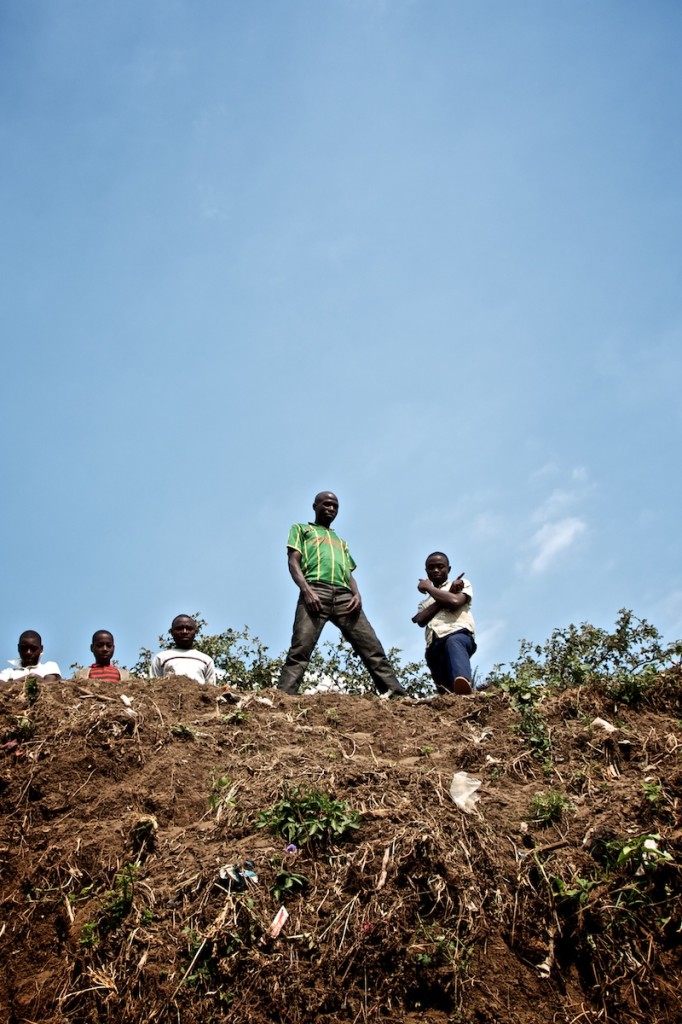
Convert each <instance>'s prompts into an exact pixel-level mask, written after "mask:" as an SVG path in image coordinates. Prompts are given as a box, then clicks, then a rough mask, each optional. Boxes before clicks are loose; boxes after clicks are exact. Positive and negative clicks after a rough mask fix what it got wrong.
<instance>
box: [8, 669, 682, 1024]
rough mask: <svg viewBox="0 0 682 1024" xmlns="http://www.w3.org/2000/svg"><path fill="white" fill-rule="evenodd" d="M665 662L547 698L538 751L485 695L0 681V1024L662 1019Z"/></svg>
mask: <svg viewBox="0 0 682 1024" xmlns="http://www.w3.org/2000/svg"><path fill="white" fill-rule="evenodd" d="M680 675H681V674H680V669H679V666H677V667H675V668H673V669H670V670H668V671H667V672H666V673H662V674H661V677H660V679H661V683H660V686H659V687H658V689H657V691H656V697H655V700H653V701H652V700H650V701H649V702H648V703H645V704H643V705H640V706H637V707H631V706H628V705H627V704H622V703H621V704H615V703H614V701H613V700H612V699H611V698H609V697H608V696H606V695H605V694H603V693H599V692H595V691H591V690H589V689H587V688H574V689H569V690H566V691H565V692H563V693H561V694H557V695H554V696H551V695H549V694H547V695H546V696H544V697H543V700H542V703H541V706H540V707H539V709H536V710H538V714H539V715H540V716H541V722H542V726H543V729H544V730H545V732H544V733H543V743H542V744H538V743H535V744H534V743H533V736H532V733H529V731H528V729H526V730H525V731H524V730H523V729H520V728H519V726H520V725H521V724H522V715H521V714H520V713H519V712H518V711H516V710H514V707H513V706H512V702H511V700H510V698H509V695H508V694H506V693H504V692H502V691H501V690H500V689H496V688H494V689H491V690H489V691H486V692H482V693H477V694H475V695H473V696H471V697H466V698H462V697H436V698H434V699H432V700H428V701H410V700H406V701H390V702H385V701H381V700H379V699H377V698H376V697H373V696H364V697H363V696H349V695H340V694H332V693H325V694H315V695H309V696H306V695H305V694H304V695H301V696H297V697H287V696H285V695H283V694H281V693H278V692H277V691H273V690H267V691H261V692H245V693H228V694H227V695H226V699H225V700H222V699H221V700H220V701H218V702H217V701H216V696H217V694H218V693H219V691H214V690H212V689H210V688H207V687H198V686H197V685H196V684H195V683H192V682H191V681H189V680H185V679H182V678H176V679H159V680H151V681H143V680H133V681H131V682H129V683H128V682H127V683H126V684H125V685H124V686H121V687H117V688H113V687H111V686H107V685H106V684H102V683H98V682H93V681H89V682H88V683H87V684H83V683H77V682H75V681H73V680H71V681H63V682H59V683H53V684H49V685H48V684H45V685H43V686H41V687H40V690H39V692H38V693H37V694H26V693H25V692H24V690H23V688H22V687H21V686H20V685H14V684H8V685H6V686H4V687H3V688H2V689H1V690H0V728H1V729H2V738H3V746H2V751H3V754H4V757H3V758H2V760H0V828H1V832H0V955H1V956H2V961H3V964H4V967H5V972H4V977H3V979H2V981H0V1012H1V1013H2V1016H3V1019H5V1020H7V1021H8V1022H10V1024H20V1022H21V1024H26V1022H29V1021H31V1022H33V1024H81V1022H93V1024H94V1022H95V1021H102V1020H112V1021H117V1022H119V1024H137V1022H142V1021H159V1022H163V1024H166V1022H168V1024H170V1022H171V1021H172V1022H178V1021H179V1022H182V1024H195V1022H197V1024H198V1022H199V1021H201V1022H202V1024H209V1022H218V1021H226V1022H231V1021H234V1022H245V1021H249V1022H254V1024H265V1022H269V1021H282V1022H285V1024H299V1022H303V1021H313V1020H314V1021H320V1022H324V1024H327V1022H328V1024H331V1022H332V1021H334V1022H346V1021H347V1022H349V1024H351V1022H360V1021H363V1022H364V1021H367V1022H369V1021H391V1022H396V1024H398V1022H411V1024H414V1022H416V1021H427V1022H429V1024H446V1022H453V1024H455V1022H472V1024H473V1022H490V1024H492V1022H496V1024H546V1022H547V1021H557V1022H559V1021H560V1022H566V1024H578V1022H580V1024H597V1022H598V1021H599V1022H614V1024H615V1022H616V1021H618V1022H619V1024H623V1022H628V1021H633V1022H634V1021H640V1020H643V1019H647V1020H649V1021H655V1022H656V1024H673V1022H678V1021H679V1019H680V1017H679V997H680V983H679V966H680V960H679V953H680V928H681V921H682V897H681V896H680V891H681V889H682V887H681V886H680V875H679V864H680V863H681V862H682V830H681V829H680V825H679V801H680V796H681V793H682V770H681V768H680V764H679V750H680V743H681V742H682V728H681V724H680V720H679V719H680V692H681V691H682V680H681V678H680ZM599 719H601V720H603V722H604V723H606V724H601V723H600V722H599V721H596V722H595V720H599ZM456 772H465V773H467V776H468V777H470V778H472V779H475V780H478V781H480V783H481V786H480V788H479V789H478V790H477V792H476V797H480V799H479V800H478V802H477V803H476V804H475V806H473V807H472V808H471V812H470V813H467V812H465V811H464V810H462V809H461V808H460V807H459V806H457V805H456V804H455V803H454V802H453V800H452V797H451V795H450V787H451V783H452V780H453V776H454V774H455V773H456ZM315 794H321V795H322V796H323V797H325V798H327V803H326V804H325V803H324V800H322V803H319V802H318V804H317V805H316V809H315V811H314V813H316V814H317V815H318V819H319V821H320V823H321V824H320V829H321V832H320V835H318V836H317V837H316V836H313V838H312V839H311V840H310V841H309V842H305V841H301V840H300V839H299V841H298V842H297V843H295V846H296V849H291V848H290V849H289V850H288V849H287V847H291V843H290V841H288V838H287V835H286V834H282V833H281V832H278V831H277V830H276V828H275V827H274V825H275V824H276V822H277V821H279V822H280V824H283V825H284V826H286V825H287V823H289V824H291V823H292V822H294V824H296V823H297V824H298V825H299V826H300V825H301V822H302V820H303V819H305V817H306V813H308V814H309V815H313V816H314V814H313V809H312V803H310V801H313V797H314V796H315ZM286 801H288V803H286ZM306 801H309V803H308V804H306ZM313 802H314V801H313ZM273 809H276V810H273ZM356 815H357V827H353V822H354V821H355V816H356ZM325 828H326V829H327V833H326V834H325ZM334 829H338V833H336V832H335V831H334ZM296 835H297V836H300V832H298V833H296ZM249 872H252V873H253V874H249ZM254 876H256V877H257V880H256V877H254ZM281 906H284V907H285V908H286V911H287V912H288V919H287V920H286V921H285V923H284V925H283V927H282V930H281V932H280V933H279V935H278V936H277V937H275V938H273V937H270V936H269V930H270V928H271V925H272V922H273V920H274V919H275V916H276V915H277V912H278V910H279V908H280V907H281Z"/></svg>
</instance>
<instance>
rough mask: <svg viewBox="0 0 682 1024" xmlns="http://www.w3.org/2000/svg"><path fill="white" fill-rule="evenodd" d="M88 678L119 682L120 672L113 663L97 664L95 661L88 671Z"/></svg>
mask: <svg viewBox="0 0 682 1024" xmlns="http://www.w3.org/2000/svg"><path fill="white" fill-rule="evenodd" d="M88 679H101V680H103V682H105V683H120V682H121V673H120V672H119V670H118V669H117V668H116V666H115V665H98V664H97V663H95V664H94V665H93V666H92V668H91V669H90V671H89V672H88Z"/></svg>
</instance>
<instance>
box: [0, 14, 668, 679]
mask: <svg viewBox="0 0 682 1024" xmlns="http://www.w3.org/2000/svg"><path fill="white" fill-rule="evenodd" d="M681 41H682V8H681V7H680V5H679V4H678V3H674V2H672V0H671V2H663V0H650V2H648V3H646V4H642V3H639V2H634V0H632V2H629V0H617V2H616V0H601V2H598V3H594V2H592V0H589V2H588V0H570V2H569V0H552V2H547V0H519V2H515V3H510V2H509V0H488V2H481V0H462V2H459V0H252V2H250V3H248V4H247V3H244V2H243V0H239V2H237V0H220V2H219V0H203V2H201V3H196V2H190V0H145V2H140V0H116V2H113V0H102V2H99V3H97V4H93V3H91V2H89V0H4V3H3V4H2V6H1V7H0V145H1V147H2V153H3V173H2V176H1V177H0V218H1V223H2V232H1V234H0V261H1V262H0V271H1V273H0V281H1V285H0V287H1V288H2V302H1V303H0V329H1V332H2V337H3V341H4V346H3V348H4V371H5V372H4V375H3V376H4V381H3V406H4V409H3V411H4V416H3V424H4V435H5V440H4V443H3V445H2V463H3V464H2V478H3V480H4V482H5V497H4V502H3V513H4V529H3V531H2V539H3V548H4V552H3V556H4V557H3V561H4V566H5V572H4V586H3V587H2V597H1V601H2V609H1V622H2V645H3V648H4V650H5V653H4V654H2V652H0V656H1V657H2V658H3V659H4V658H5V657H7V658H8V657H12V656H13V655H14V652H15V646H16V638H17V636H18V634H19V632H20V631H21V630H22V629H25V628H35V629H38V630H39V631H40V632H41V633H42V634H43V639H44V642H45V655H46V656H47V657H51V658H54V659H56V660H58V661H59V663H60V665H61V667H62V670H66V668H68V666H69V664H71V663H72V662H74V661H80V662H84V661H87V659H88V647H89V641H90V635H91V633H92V632H93V630H94V629H97V628H109V629H112V630H113V631H114V633H115V634H116V638H117V656H118V657H119V659H120V660H121V662H122V663H124V664H126V663H127V664H130V663H132V662H133V661H134V660H135V659H136V656H137V652H138V649H139V647H140V646H141V645H143V644H144V645H147V646H154V645H155V642H156V637H157V636H158V634H159V633H161V632H163V631H164V630H165V628H166V627H167V626H168V624H169V623H170V619H171V618H172V616H173V615H174V614H176V613H178V612H180V611H193V610H196V609H198V610H201V612H202V613H203V615H204V617H205V618H206V619H207V620H208V623H209V627H210V629H211V631H215V632H218V631H220V630H222V629H224V628H226V627H227V626H232V627H235V628H239V627H241V626H242V625H244V624H248V626H249V627H250V629H251V630H252V631H253V632H254V633H256V634H257V635H258V636H260V637H261V639H262V640H263V641H264V642H265V643H266V644H267V645H268V646H269V647H270V649H271V651H272V652H273V653H279V652H280V651H281V650H283V649H284V648H286V646H287V643H288V639H289V635H290V629H291V622H292V618H293V611H294V604H295V598H296V590H295V587H294V585H293V583H292V581H291V580H290V578H289V576H288V573H287V570H286V556H285V544H286V536H287V531H288V527H289V525H290V523H292V522H294V521H298V520H305V519H307V518H308V517H309V515H310V514H311V512H310V506H311V502H312V498H313V496H314V494H315V493H316V491H318V490H321V489H332V490H334V491H336V493H337V494H338V495H339V498H340V503H341V509H340V513H339V517H338V520H337V524H336V525H337V528H338V532H339V533H340V534H341V535H342V536H343V537H345V538H346V539H347V540H348V541H349V544H350V547H351V551H352V553H353V555H354V557H355V559H356V561H357V562H358V570H357V573H356V578H357V580H358V585H359V587H360V591H361V593H362V595H363V598H364V603H365V609H366V611H367V613H368V615H369V617H370V620H371V621H372V623H373V624H374V626H375V628H376V630H377V632H378V634H379V636H380V637H381V639H382V640H383V642H384V644H385V645H386V646H387V647H388V646H393V645H395V646H398V647H400V648H402V649H403V651H404V654H405V656H407V657H409V658H418V657H420V656H421V653H422V643H423V635H422V634H421V632H420V631H419V630H418V629H417V628H416V627H414V626H413V625H412V624H411V622H410V617H411V615H412V614H413V612H414V608H415V606H416V602H417V600H418V597H419V595H418V594H417V591H416V582H417V580H418V578H419V576H420V575H421V574H422V571H423V561H424V558H425V556H426V555H427V554H428V553H429V552H430V551H431V550H433V549H436V548H437V549H443V550H445V551H446V552H448V553H449V554H450V556H451V560H452V564H453V569H455V571H456V572H460V571H462V570H466V572H467V575H468V576H469V578H470V579H471V580H472V583H473V585H474V592H475V602H474V612H475V615H476V619H477V626H478V635H479V654H478V657H477V663H478V665H479V669H480V671H482V672H483V673H485V671H486V670H487V669H488V668H490V666H491V665H492V664H494V663H496V662H504V661H508V660H509V659H511V658H513V657H514V655H515V653H516V650H517V643H518V640H519V639H520V638H521V637H526V638H528V639H532V640H535V641H541V640H543V639H544V638H545V637H546V636H547V635H548V634H549V633H550V632H551V630H552V629H553V628H554V627H556V626H565V625H568V623H570V622H582V621H590V622H593V623H594V624H596V625H602V626H609V625H611V624H612V623H613V621H614V619H615V617H616V614H617V611H618V609H619V608H622V607H627V608H632V609H634V611H635V612H636V613H637V614H638V615H640V616H643V617H645V618H647V619H649V620H650V621H652V622H653V623H654V624H655V625H657V626H658V628H659V629H660V630H661V631H662V632H663V634H664V636H665V637H666V638H667V639H670V640H672V639H677V638H679V637H680V635H682V583H681V581H680V563H681V549H682V542H681V541H680V533H681V531H680V527H679V518H680V514H679V507H680V504H681V493H680V492H681V486H680V474H679V468H678V461H679V459H678V452H679V449H680V434H681V418H682V416H681V411H680V402H679V390H680V380H681V378H682V366H681V362H682V356H681V353H682V345H681V341H682V280H681V276H682V275H681V273H680V271H681V269H682V246H681V245H680V241H681V238H680V236H681V220H682V218H681V214H682V176H681V174H680V168H681V167H682V136H681V131H680V128H681V126H680V110H681V109H682V103H681V101H682V63H681V62H680V60H679V52H680V43H681ZM328 630H329V635H330V637H331V635H332V634H333V630H332V627H328Z"/></svg>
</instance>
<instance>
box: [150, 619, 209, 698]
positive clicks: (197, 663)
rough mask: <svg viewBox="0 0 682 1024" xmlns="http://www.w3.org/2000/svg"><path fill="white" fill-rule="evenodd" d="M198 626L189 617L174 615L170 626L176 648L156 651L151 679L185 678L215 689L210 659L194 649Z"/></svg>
mask: <svg viewBox="0 0 682 1024" xmlns="http://www.w3.org/2000/svg"><path fill="white" fill-rule="evenodd" d="M197 632H198V626H197V624H196V622H195V621H194V619H193V618H192V616H191V615H176V616H175V618H174V619H173V622H172V623H171V628H170V635H171V636H172V637H173V640H174V641H175V647H171V648H169V649H168V650H167V651H159V653H158V654H155V655H154V657H153V658H152V663H151V676H152V678H160V677H162V676H188V677H189V678H190V679H196V681H197V682H198V683H209V684H210V685H212V686H216V685H217V682H216V671H215V664H214V662H213V658H209V656H208V654H204V653H203V651H198V650H196V648H195V647H194V639H195V637H196V635H197Z"/></svg>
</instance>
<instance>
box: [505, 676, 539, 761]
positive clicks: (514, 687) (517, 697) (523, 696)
mask: <svg viewBox="0 0 682 1024" xmlns="http://www.w3.org/2000/svg"><path fill="white" fill-rule="evenodd" d="M498 685H499V687H500V689H501V690H502V692H503V693H506V694H507V695H508V696H509V701H510V703H511V706H512V707H513V709H514V711H516V712H518V714H519V716H520V720H519V723H518V725H516V726H515V729H516V731H517V732H518V733H519V734H520V735H521V736H523V738H524V740H525V742H526V745H527V747H528V749H529V750H530V752H531V753H532V754H533V756H534V757H536V758H538V759H540V760H542V761H544V762H545V763H547V762H549V759H550V757H551V752H552V744H551V741H550V738H549V730H548V729H547V725H546V723H545V720H544V718H543V717H542V712H541V711H540V705H541V704H542V700H543V698H544V695H545V688H544V687H543V686H541V685H540V683H539V680H538V679H537V677H536V676H535V675H534V674H533V672H532V671H530V670H521V669H520V670H519V673H518V675H517V676H516V677H514V676H511V675H505V676H504V677H501V678H500V681H499V682H498Z"/></svg>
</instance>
